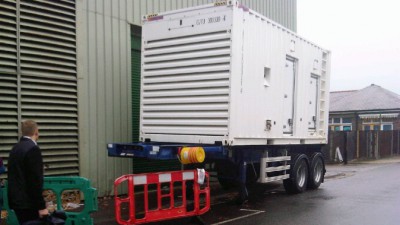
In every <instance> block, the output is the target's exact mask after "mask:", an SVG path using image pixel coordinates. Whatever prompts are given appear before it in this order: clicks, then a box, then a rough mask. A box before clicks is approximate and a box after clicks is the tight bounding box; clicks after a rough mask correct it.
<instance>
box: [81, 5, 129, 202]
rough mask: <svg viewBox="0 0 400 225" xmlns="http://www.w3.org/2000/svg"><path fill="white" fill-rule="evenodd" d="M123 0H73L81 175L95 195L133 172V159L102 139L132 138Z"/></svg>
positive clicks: (127, 32)
mask: <svg viewBox="0 0 400 225" xmlns="http://www.w3.org/2000/svg"><path fill="white" fill-rule="evenodd" d="M126 14H127V1H119V0H116V1H86V0H85V1H84V0H79V1H77V20H78V21H80V23H78V24H77V33H78V46H79V48H78V51H79V52H78V61H79V62H80V63H79V64H78V74H79V79H78V89H79V92H78V93H79V129H80V146H79V147H80V148H79V149H80V169H81V173H80V174H81V176H84V177H87V178H89V179H90V180H91V181H92V184H93V186H95V187H96V188H98V190H99V195H100V196H102V195H108V194H111V192H112V190H113V189H112V188H113V182H114V180H115V179H116V178H117V177H119V176H121V175H123V174H127V173H130V172H131V171H132V160H129V159H121V158H111V157H108V155H107V150H106V146H107V143H113V142H131V139H132V127H131V124H132V115H131V110H132V106H131V80H130V79H131V38H130V25H129V24H128V22H127V19H126Z"/></svg>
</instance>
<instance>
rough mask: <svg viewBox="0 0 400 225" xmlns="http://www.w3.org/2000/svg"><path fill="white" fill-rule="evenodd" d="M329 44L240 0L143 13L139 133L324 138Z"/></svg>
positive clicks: (225, 140) (277, 140)
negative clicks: (303, 34) (321, 43)
mask: <svg viewBox="0 0 400 225" xmlns="http://www.w3.org/2000/svg"><path fill="white" fill-rule="evenodd" d="M329 70H330V52H329V51H327V50H325V49H323V48H321V47H319V46H317V45H316V44H314V43H312V42H310V41H307V40H305V39H304V38H302V37H300V36H298V35H297V34H296V33H294V32H292V31H291V30H289V29H287V28H285V27H283V26H281V25H279V24H277V23H276V22H274V21H272V20H270V19H268V18H266V17H265V16H263V15H260V14H258V13H257V12H254V11H252V10H250V9H248V8H247V7H245V6H244V5H242V4H240V3H239V2H237V1H223V2H219V3H215V4H208V5H205V6H199V7H192V8H188V9H182V10H176V11H170V12H165V13H160V14H155V15H149V16H146V17H145V18H144V20H143V27H142V78H141V88H142V89H141V115H140V120H141V121H140V137H141V141H149V140H151V141H155V142H175V143H200V144H215V143H220V144H222V145H231V146H241V145H300V144H326V143H327V131H328V113H329V112H328V106H329V104H328V103H329V102H328V100H329V75H330V72H329Z"/></svg>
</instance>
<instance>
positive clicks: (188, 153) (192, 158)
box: [178, 147, 206, 164]
mask: <svg viewBox="0 0 400 225" xmlns="http://www.w3.org/2000/svg"><path fill="white" fill-rule="evenodd" d="M178 158H179V160H180V161H181V163H182V164H190V163H202V162H204V159H205V158H206V153H205V151H204V149H203V148H202V147H183V148H182V149H181V152H180V154H179V155H178Z"/></svg>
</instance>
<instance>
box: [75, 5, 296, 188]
mask: <svg viewBox="0 0 400 225" xmlns="http://www.w3.org/2000/svg"><path fill="white" fill-rule="evenodd" d="M285 1H287V2H288V6H289V7H291V9H293V8H294V9H295V4H296V0H285ZM76 2H77V21H79V23H78V24H77V29H78V36H77V37H78V39H79V40H78V51H79V52H78V62H79V63H78V78H79V79H78V89H79V91H78V93H79V98H78V99H79V128H80V170H81V175H82V176H85V177H88V178H89V179H91V180H92V182H93V184H94V185H95V186H96V187H97V188H98V189H99V191H100V195H104V194H108V193H110V192H111V191H112V184H113V181H114V179H115V178H116V177H118V176H120V175H122V174H126V173H129V172H131V170H132V160H124V159H121V158H110V157H108V156H107V152H106V150H105V146H106V143H111V142H129V141H131V138H132V114H131V113H132V102H131V101H132V96H131V90H132V86H131V72H132V71H131V65H130V64H131V50H130V44H131V39H130V24H136V25H141V23H142V22H141V21H142V16H143V15H147V14H150V13H157V12H163V11H168V10H173V9H178V8H184V7H190V6H196V5H204V4H207V3H212V2H214V0H87V1H84V0H77V1H76ZM277 3H279V1H277V0H266V1H262V0H257V1H252V2H248V3H245V4H246V5H248V6H249V7H250V8H253V9H255V10H256V11H259V12H260V13H262V14H265V15H271V18H273V19H274V20H278V19H279V18H278V17H277V15H278V13H277V12H276V10H281V11H282V12H281V14H282V15H286V14H288V13H287V12H288V9H284V8H282V6H276V7H275V5H276V4H277ZM255 4H256V5H255ZM272 6H274V7H272ZM272 13H273V15H272ZM285 18H286V17H285ZM285 18H283V19H285ZM288 20H290V22H289V21H278V22H280V23H281V24H283V25H284V26H288V27H289V28H291V29H294V30H295V26H294V27H290V26H291V25H290V24H294V25H295V21H296V20H295V17H293V16H292V15H290V16H289V17H288Z"/></svg>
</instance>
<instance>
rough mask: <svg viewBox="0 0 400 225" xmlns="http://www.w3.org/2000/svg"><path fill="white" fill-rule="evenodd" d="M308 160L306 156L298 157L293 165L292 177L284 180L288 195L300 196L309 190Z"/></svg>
mask: <svg viewBox="0 0 400 225" xmlns="http://www.w3.org/2000/svg"><path fill="white" fill-rule="evenodd" d="M308 168H309V167H308V158H307V156H306V155H304V154H301V155H297V156H296V157H295V158H294V160H293V161H292V163H291V169H290V172H289V173H290V177H289V178H288V179H286V180H283V186H284V187H285V190H286V192H287V193H288V194H298V193H302V192H304V191H306V190H307V181H308V175H309V173H308V170H309V169H308Z"/></svg>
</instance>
